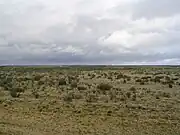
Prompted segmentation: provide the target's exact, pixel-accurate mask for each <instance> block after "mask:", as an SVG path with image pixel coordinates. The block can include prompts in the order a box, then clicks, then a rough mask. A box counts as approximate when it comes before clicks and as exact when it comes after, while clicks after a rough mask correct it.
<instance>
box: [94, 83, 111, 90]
mask: <svg viewBox="0 0 180 135" xmlns="http://www.w3.org/2000/svg"><path fill="white" fill-rule="evenodd" d="M112 87H113V86H112V85H110V84H105V83H101V84H99V85H98V86H97V88H98V89H100V90H102V91H106V90H110V89H111V88H112Z"/></svg>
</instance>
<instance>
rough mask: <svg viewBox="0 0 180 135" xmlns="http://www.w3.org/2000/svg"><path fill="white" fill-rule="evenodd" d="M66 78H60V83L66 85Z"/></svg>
mask: <svg viewBox="0 0 180 135" xmlns="http://www.w3.org/2000/svg"><path fill="white" fill-rule="evenodd" d="M66 84H67V83H66V80H65V79H64V78H61V79H59V85H66Z"/></svg>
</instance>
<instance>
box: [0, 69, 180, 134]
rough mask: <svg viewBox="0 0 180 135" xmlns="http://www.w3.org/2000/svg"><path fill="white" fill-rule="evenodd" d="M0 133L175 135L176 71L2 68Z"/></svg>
mask: <svg viewBox="0 0 180 135" xmlns="http://www.w3.org/2000/svg"><path fill="white" fill-rule="evenodd" d="M0 135H180V68H177V67H67V68H65V67H64V68H62V67H61V68H60V67H1V68H0Z"/></svg>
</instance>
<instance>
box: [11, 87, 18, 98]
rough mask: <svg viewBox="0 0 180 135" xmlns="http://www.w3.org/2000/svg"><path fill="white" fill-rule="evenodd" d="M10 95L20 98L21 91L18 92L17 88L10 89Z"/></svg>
mask: <svg viewBox="0 0 180 135" xmlns="http://www.w3.org/2000/svg"><path fill="white" fill-rule="evenodd" d="M10 95H11V97H13V98H18V97H19V96H20V93H18V92H17V91H16V90H14V89H13V90H11V91H10Z"/></svg>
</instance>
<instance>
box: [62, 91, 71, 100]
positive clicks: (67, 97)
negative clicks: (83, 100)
mask: <svg viewBox="0 0 180 135" xmlns="http://www.w3.org/2000/svg"><path fill="white" fill-rule="evenodd" d="M63 100H64V101H66V102H72V100H73V94H72V93H71V92H69V93H66V94H64V95H63Z"/></svg>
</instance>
